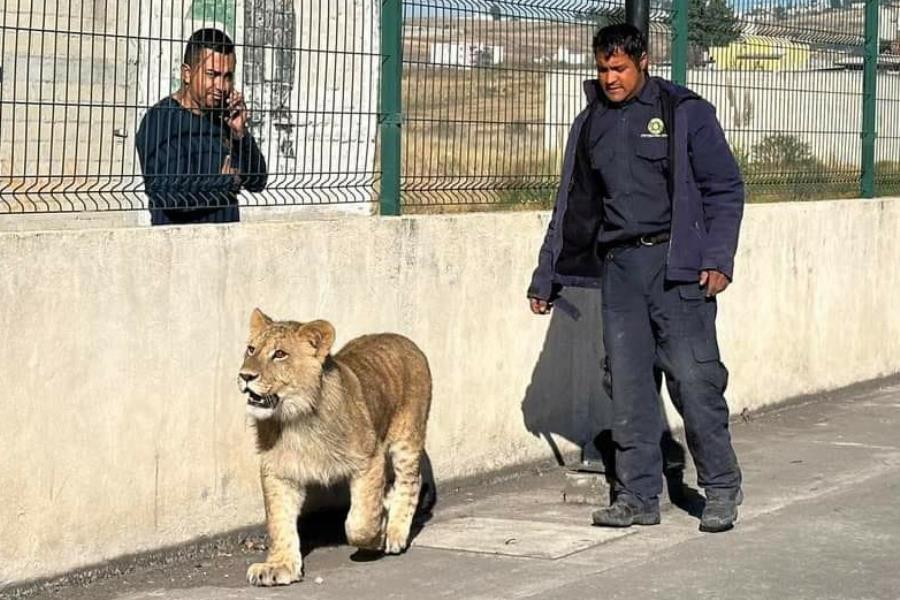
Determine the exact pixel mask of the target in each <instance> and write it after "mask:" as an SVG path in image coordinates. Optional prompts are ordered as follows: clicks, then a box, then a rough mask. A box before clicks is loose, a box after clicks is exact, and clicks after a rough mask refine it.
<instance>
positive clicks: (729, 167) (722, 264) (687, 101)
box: [528, 78, 744, 300]
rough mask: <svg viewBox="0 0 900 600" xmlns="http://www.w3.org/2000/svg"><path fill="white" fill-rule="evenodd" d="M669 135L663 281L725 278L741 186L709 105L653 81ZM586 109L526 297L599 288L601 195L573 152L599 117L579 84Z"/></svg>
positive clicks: (593, 91)
mask: <svg viewBox="0 0 900 600" xmlns="http://www.w3.org/2000/svg"><path fill="white" fill-rule="evenodd" d="M656 82H657V83H658V85H659V90H660V102H661V105H662V114H663V122H664V125H665V130H666V132H668V139H669V142H668V148H669V150H668V153H669V156H668V158H669V170H668V190H669V196H670V200H671V202H672V229H671V237H670V239H669V242H668V244H669V248H668V259H667V266H666V278H667V279H668V280H670V281H682V282H685V281H697V280H698V278H699V275H700V271H701V270H705V269H715V270H718V271H721V272H722V273H724V274H725V275H726V276H727V277H728V278H729V279H731V278H732V275H733V271H734V253H735V250H736V248H737V241H738V231H739V230H740V225H741V217H742V215H743V212H744V183H743V180H742V179H741V173H740V170H739V169H738V166H737V163H736V162H735V160H734V156H733V155H732V153H731V149H730V148H729V146H728V142H727V141H726V140H725V134H724V133H723V132H722V128H721V127H720V126H719V122H718V120H716V111H715V108H713V106H712V104H710V103H709V102H707V101H706V100H704V99H702V98H700V97H699V96H698V95H697V94H695V93H694V92H692V91H691V90H689V89H687V88H685V87H681V86H678V85H675V84H673V83H671V82H669V81H666V80H664V79H659V78H656ZM584 88H585V93H586V94H587V98H588V102H589V104H588V106H587V107H586V108H585V109H584V110H583V111H582V112H581V113H580V114H579V115H578V117H577V118H576V119H575V122H574V123H573V125H572V129H571V131H570V132H569V139H568V142H567V143H566V154H565V158H564V160H563V167H562V179H561V181H560V186H559V192H558V194H557V197H556V205H555V206H554V208H553V216H552V218H551V220H550V226H549V227H548V228H547V235H546V236H545V238H544V244H543V246H542V247H541V252H540V255H539V257H538V266H537V269H535V271H534V275H533V276H532V280H531V286H530V287H529V288H528V296H529V297H530V298H540V299H542V300H550V299H552V298H553V297H554V296H555V295H556V293H557V292H558V291H559V289H560V288H562V287H563V286H578V287H599V285H600V267H601V257H600V255H599V253H598V247H597V234H598V232H599V228H600V224H601V222H602V219H603V202H602V189H600V186H597V185H591V184H590V182H585V181H582V180H581V179H579V178H584V177H585V174H584V172H583V169H578V168H576V152H577V150H578V147H579V140H580V139H581V135H582V129H583V128H584V126H585V124H586V123H588V122H589V118H590V115H591V111H592V110H605V107H604V104H603V102H602V93H603V92H602V90H601V89H600V87H599V84H598V82H597V81H596V80H589V81H586V82H585V83H584Z"/></svg>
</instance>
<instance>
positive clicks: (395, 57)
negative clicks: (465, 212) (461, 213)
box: [378, 0, 403, 215]
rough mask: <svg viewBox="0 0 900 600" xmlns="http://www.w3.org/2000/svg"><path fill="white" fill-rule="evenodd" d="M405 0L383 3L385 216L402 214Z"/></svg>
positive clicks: (381, 120)
mask: <svg viewBox="0 0 900 600" xmlns="http://www.w3.org/2000/svg"><path fill="white" fill-rule="evenodd" d="M402 20H403V1H402V0H382V2H381V89H380V99H381V103H380V104H381V106H380V109H379V115H378V118H379V121H380V124H379V129H380V133H381V196H380V199H379V200H380V205H381V206H380V209H381V214H382V215H399V214H400V160H401V158H400V125H401V121H402V110H403V106H402V100H401V96H400V91H401V83H402V78H403V66H402V64H401V52H402V50H403V40H402V37H401V36H402V28H403V23H402Z"/></svg>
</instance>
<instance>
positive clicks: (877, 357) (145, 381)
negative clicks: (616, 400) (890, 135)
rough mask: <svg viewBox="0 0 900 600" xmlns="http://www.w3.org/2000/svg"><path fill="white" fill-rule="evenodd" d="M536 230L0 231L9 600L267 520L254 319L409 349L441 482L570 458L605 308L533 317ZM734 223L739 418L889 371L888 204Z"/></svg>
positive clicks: (479, 220) (897, 340)
mask: <svg viewBox="0 0 900 600" xmlns="http://www.w3.org/2000/svg"><path fill="white" fill-rule="evenodd" d="M7 218H9V217H7ZM547 221H548V215H547V214H546V213H517V214H473V215H462V216H428V217H422V218H399V219H379V218H345V219H343V220H332V221H309V222H284V223H242V224H234V225H223V226H207V227H183V228H155V229H150V228H139V227H135V228H120V229H90V230H83V231H52V232H51V231H44V232H23V231H18V232H15V231H13V232H7V233H0V256H3V260H2V262H0V382H2V384H3V390H4V398H3V402H0V440H2V457H3V458H2V460H0V540H3V543H2V544H0V587H2V584H3V582H12V581H22V580H25V579H29V578H35V577H41V576H48V575H51V574H55V573H59V572H61V571H65V570H69V569H73V568H77V567H79V566H84V565H86V564H90V563H96V562H98V561H103V560H106V559H111V558H114V557H116V556H120V555H123V554H127V553H134V552H140V551H144V550H149V549H154V548H158V547H161V546H164V545H170V544H175V543H179V542H184V541H188V540H191V539H194V538H196V537H198V536H202V535H209V534H216V533H220V532H224V531H227V530H230V529H233V528H237V527H240V526H244V525H248V524H253V523H257V522H260V521H261V520H262V519H263V508H262V499H261V493H260V490H259V485H258V481H257V474H256V458H255V456H254V449H253V433H252V429H251V428H250V426H249V425H248V422H247V419H246V418H245V415H244V399H243V398H242V397H241V396H240V395H239V393H238V391H237V385H236V382H235V379H236V377H235V376H236V372H237V369H238V367H239V365H240V362H241V354H242V350H243V346H244V343H245V337H246V335H247V320H248V317H249V314H250V311H251V310H252V308H253V307H255V306H260V307H262V308H263V309H264V310H266V311H267V312H269V313H270V314H272V315H273V316H275V317H282V318H294V319H300V320H308V319H313V318H318V317H323V318H327V319H329V320H331V321H332V322H333V323H334V324H335V326H336V328H337V333H338V345H341V344H343V343H344V342H346V341H347V340H348V339H350V338H351V337H353V336H356V335H358V334H361V333H365V332H375V331H397V332H400V333H404V334H407V335H409V336H411V337H412V338H413V339H414V340H416V341H417V342H418V343H419V344H420V345H421V346H422V348H423V349H424V350H425V351H426V353H427V354H428V356H429V357H430V360H431V365H432V369H433V372H434V379H435V389H434V404H433V412H432V417H431V421H430V426H429V439H428V444H427V448H428V452H429V454H430V456H431V460H432V463H433V466H434V472H435V474H436V476H437V478H438V480H447V479H448V478H452V477H457V476H463V475H470V474H475V473H480V472H485V471H489V470H492V469H496V468H498V467H503V466H507V465H512V464H517V463H523V462H526V461H532V460H537V459H543V458H549V457H552V456H553V453H552V452H553V450H552V446H551V444H549V443H548V439H549V440H554V444H555V445H558V446H559V448H561V449H562V450H566V449H572V448H574V446H573V445H572V442H576V443H579V442H582V441H584V440H585V439H587V438H588V437H590V435H591V434H592V432H595V431H597V430H598V429H599V428H600V427H601V426H602V425H603V423H604V419H605V410H606V408H605V407H606V400H605V398H604V397H603V392H602V389H601V387H600V384H599V368H598V364H599V360H600V356H601V353H602V348H601V347H600V343H599V333H600V323H599V318H598V309H597V300H598V299H597V296H596V294H595V293H594V292H588V291H584V290H571V291H568V292H567V293H566V297H567V298H568V299H569V300H570V302H571V304H572V305H573V307H574V308H575V309H576V310H575V311H570V312H569V313H566V312H563V311H560V310H558V311H556V312H555V313H554V314H553V315H552V316H550V317H543V318H542V317H536V316H533V315H531V314H530V312H528V310H527V308H526V302H525V297H524V294H525V288H526V286H527V284H528V281H529V278H530V275H531V270H532V268H533V263H534V259H535V256H536V254H537V249H538V246H539V244H540V241H541V239H542V237H543V233H544V229H545V227H546V224H547ZM745 223H746V224H745V227H744V231H743V235H742V243H741V251H740V255H739V257H738V261H737V269H736V277H737V279H736V281H735V283H734V286H733V287H732V289H730V290H728V292H727V293H726V294H725V296H724V297H723V299H722V302H721V320H720V330H721V345H722V348H723V353H724V358H725V361H726V363H727V364H728V365H729V367H730V369H731V372H732V386H731V388H730V392H729V400H730V402H731V405H732V410H733V411H740V410H742V409H743V408H745V407H748V408H751V409H752V408H757V407H760V406H764V405H766V404H771V403H773V402H777V401H779V400H782V399H784V398H786V397H789V396H793V395H797V394H803V393H808V392H814V391H818V390H823V389H828V388H833V387H837V386H841V385H844V384H849V383H852V382H856V381H860V380H865V379H869V378H874V377H878V376H882V375H886V374H890V373H896V372H898V371H900V312H898V311H896V310H893V309H892V308H891V307H892V303H893V302H894V299H895V298H897V297H900V274H898V272H897V270H896V269H895V268H894V266H895V265H896V264H898V262H900V239H898V237H897V236H896V232H897V231H900V201H898V200H883V201H871V202H870V201H859V200H857V201H838V202H817V203H805V204H780V205H766V206H748V207H747V215H746V220H745ZM576 312H577V313H578V318H577V319H575V318H573V316H572V315H574V314H575V313H576Z"/></svg>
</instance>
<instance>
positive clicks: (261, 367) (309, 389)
mask: <svg viewBox="0 0 900 600" xmlns="http://www.w3.org/2000/svg"><path fill="white" fill-rule="evenodd" d="M333 343H334V327H332V325H331V323H328V322H327V321H312V322H311V323H297V322H295V321H273V320H272V319H270V318H269V317H267V316H266V315H264V314H263V313H262V311H260V310H259V309H258V308H257V309H254V311H253V314H252V315H250V341H249V342H248V344H247V350H246V353H245V354H244V364H243V365H241V370H240V373H239V374H238V387H239V388H240V390H241V392H242V393H246V394H247V412H249V413H250V415H252V416H253V417H254V418H256V419H259V420H262V419H269V418H273V417H274V418H276V419H279V420H281V421H290V420H292V419H294V418H297V417H299V416H302V415H304V414H306V413H309V412H311V411H312V410H313V409H315V405H316V401H317V399H318V395H319V389H320V386H321V381H322V369H323V365H324V364H325V361H326V360H327V359H328V353H329V351H330V350H331V345H332V344H333Z"/></svg>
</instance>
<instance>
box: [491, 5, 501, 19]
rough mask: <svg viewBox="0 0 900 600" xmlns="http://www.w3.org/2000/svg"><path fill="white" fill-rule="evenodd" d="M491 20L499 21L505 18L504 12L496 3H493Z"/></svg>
mask: <svg viewBox="0 0 900 600" xmlns="http://www.w3.org/2000/svg"><path fill="white" fill-rule="evenodd" d="M491 18H492V19H493V20H495V21H499V20H500V19H501V18H503V11H502V10H501V9H500V5H499V4H497V3H496V2H492V3H491Z"/></svg>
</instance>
